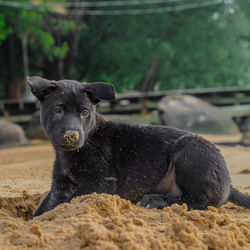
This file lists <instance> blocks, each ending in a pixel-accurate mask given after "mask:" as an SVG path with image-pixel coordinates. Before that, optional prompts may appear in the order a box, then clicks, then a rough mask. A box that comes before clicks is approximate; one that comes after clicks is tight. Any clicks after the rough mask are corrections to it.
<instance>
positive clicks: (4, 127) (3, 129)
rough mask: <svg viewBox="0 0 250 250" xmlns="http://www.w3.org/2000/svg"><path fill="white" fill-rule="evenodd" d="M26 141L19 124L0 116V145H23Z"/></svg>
mask: <svg viewBox="0 0 250 250" xmlns="http://www.w3.org/2000/svg"><path fill="white" fill-rule="evenodd" d="M28 142H29V141H28V139H27V138H26V136H25V134H24V131H23V129H22V127H21V126H19V125H17V124H15V123H12V122H9V121H7V120H6V119H4V118H0V146H8V145H24V144H27V143H28Z"/></svg>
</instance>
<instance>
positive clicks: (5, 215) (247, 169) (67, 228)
mask: <svg viewBox="0 0 250 250" xmlns="http://www.w3.org/2000/svg"><path fill="white" fill-rule="evenodd" d="M220 149H221V151H222V154H223V155H224V157H225V159H226V161H227V164H228V168H229V171H230V174H231V177H232V183H233V184H234V185H235V186H236V187H237V188H239V189H240V190H241V191H243V192H244V193H248V194H250V148H244V147H241V146H236V147H220ZM53 158H54V152H53V149H52V148H51V146H50V145H49V144H48V143H42V144H41V143H39V144H37V145H32V146H26V147H16V148H9V149H1V150H0V249H27V248H32V249H80V248H85V249H126V250H127V249H138V250H139V249H140V250H141V249H187V248H188V249H233V248H234V249H250V209H244V208H241V207H238V206H236V205H233V204H231V203H228V204H227V205H226V206H224V207H222V208H219V209H217V208H213V207H211V208H209V210H207V211H195V210H194V211H187V208H186V206H185V205H183V206H178V205H173V206H172V207H169V208H165V209H163V210H157V209H146V208H142V207H139V206H136V205H133V204H131V203H130V202H129V201H126V200H122V199H120V198H119V197H118V196H111V195H105V194H102V195H97V194H92V195H87V196H82V197H78V198H76V199H74V200H73V201H72V202H71V203H70V204H62V205H60V206H58V207H57V208H55V209H54V210H52V211H50V212H48V213H45V214H43V215H42V216H39V217H36V218H35V219H33V220H28V219H29V218H30V215H31V214H32V213H33V212H34V210H35V209H36V207H37V206H38V204H39V202H40V201H41V199H42V198H43V197H44V195H45V194H46V192H48V190H49V188H50V184H51V171H52V164H53Z"/></svg>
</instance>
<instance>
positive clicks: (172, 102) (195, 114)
mask: <svg viewBox="0 0 250 250" xmlns="http://www.w3.org/2000/svg"><path fill="white" fill-rule="evenodd" d="M158 110H159V114H160V119H161V122H162V124H164V125H167V126H171V127H176V128H179V129H184V130H188V131H190V132H194V133H200V134H223V135H235V134H239V130H238V127H237V126H236V124H235V123H234V122H233V120H232V119H231V117H230V115H228V114H227V113H226V112H224V111H223V110H220V108H217V107H215V106H213V105H211V104H209V103H207V102H204V101H202V100H201V99H199V98H196V97H193V96H189V95H177V96H167V97H164V98H162V100H161V101H160V102H159V104H158Z"/></svg>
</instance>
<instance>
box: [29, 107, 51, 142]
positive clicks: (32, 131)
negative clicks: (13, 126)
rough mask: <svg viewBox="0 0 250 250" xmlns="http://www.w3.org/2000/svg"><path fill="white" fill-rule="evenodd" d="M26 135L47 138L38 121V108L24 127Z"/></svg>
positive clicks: (31, 137) (30, 137)
mask: <svg viewBox="0 0 250 250" xmlns="http://www.w3.org/2000/svg"><path fill="white" fill-rule="evenodd" d="M26 135H27V137H28V138H29V139H42V140H44V139H45V140H46V139H48V138H47V137H46V135H45V133H44V132H43V129H42V126H41V123H40V110H38V111H36V112H35V113H34V114H33V115H32V119H31V121H30V123H29V124H28V126H27V128H26Z"/></svg>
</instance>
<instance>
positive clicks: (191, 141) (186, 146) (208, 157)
mask: <svg viewBox="0 0 250 250" xmlns="http://www.w3.org/2000/svg"><path fill="white" fill-rule="evenodd" d="M172 160H173V162H174V165H175V171H176V184H177V186H178V187H179V188H180V190H181V197H182V199H183V201H185V202H186V203H187V205H188V207H189V208H195V209H206V208H207V207H208V206H215V207H219V206H221V205H223V204H225V203H226V202H227V201H228V198H229V194H230V177H229V173H228V170H227V167H226V163H225V160H224V158H223V157H222V155H221V154H220V151H219V150H218V149H217V148H216V147H215V146H214V145H213V144H212V143H210V142H208V141H207V140H205V139H203V138H201V137H198V136H194V135H192V134H188V135H185V136H183V137H181V138H179V139H178V140H177V142H176V143H175V147H174V150H173V154H172Z"/></svg>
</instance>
